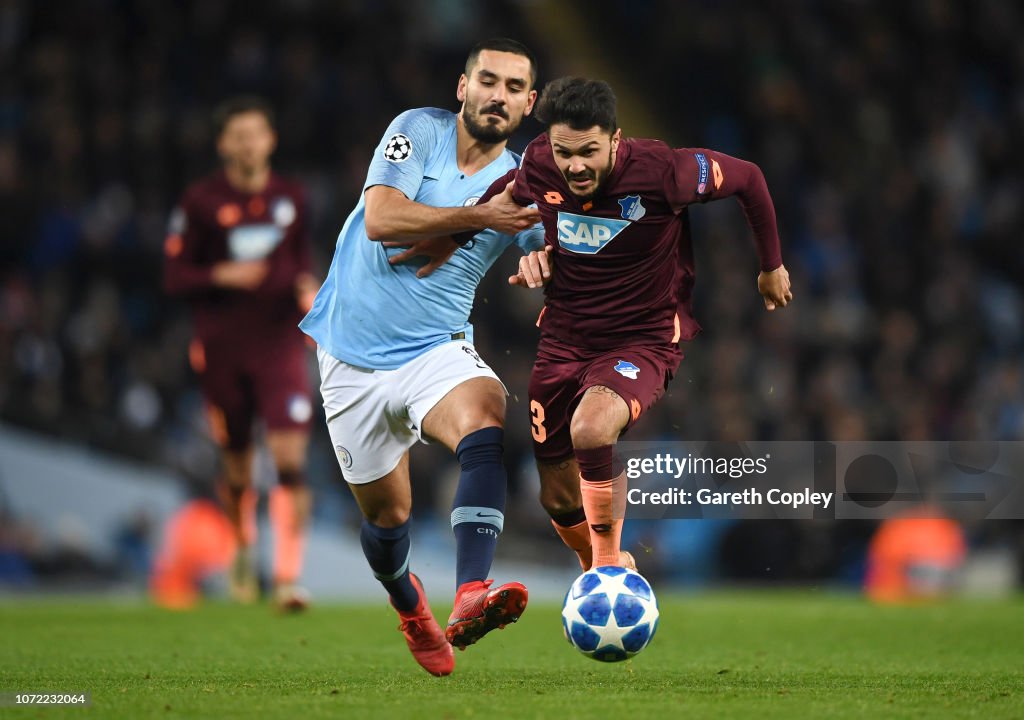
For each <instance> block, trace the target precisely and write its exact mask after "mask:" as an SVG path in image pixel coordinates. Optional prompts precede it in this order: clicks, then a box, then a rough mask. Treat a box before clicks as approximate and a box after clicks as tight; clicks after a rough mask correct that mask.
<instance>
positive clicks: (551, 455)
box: [481, 78, 793, 569]
mask: <svg viewBox="0 0 1024 720" xmlns="http://www.w3.org/2000/svg"><path fill="white" fill-rule="evenodd" d="M537 113H538V116H539V118H540V120H541V122H543V123H545V124H546V125H547V126H548V131H547V133H545V134H542V135H540V136H539V137H537V138H536V139H535V140H534V141H533V142H531V143H530V145H529V146H528V147H527V148H526V152H525V153H524V156H523V163H522V166H521V167H520V168H519V170H518V171H517V172H514V173H509V174H508V175H507V176H506V177H504V178H502V179H500V180H499V181H498V182H496V183H494V185H492V186H491V188H490V189H489V191H488V194H487V195H485V196H484V197H483V198H481V202H485V201H486V200H487V198H488V197H489V196H490V194H492V193H496V192H500V191H501V190H502V189H503V188H504V187H505V185H504V184H503V183H507V182H508V180H510V179H513V177H514V179H515V189H514V197H515V199H516V200H517V202H520V203H522V204H528V203H532V202H535V203H537V207H538V208H539V209H540V212H541V216H542V218H543V222H544V227H545V242H546V247H545V249H544V250H543V251H541V252H534V253H531V254H530V255H528V256H526V257H524V258H523V259H522V260H521V261H520V269H519V272H518V274H517V275H515V276H513V277H511V278H509V282H510V283H512V284H513V285H520V286H523V287H540V286H542V285H543V286H546V290H545V307H544V310H543V311H542V313H541V316H540V318H539V319H538V326H539V327H540V330H541V338H540V343H539V346H538V348H537V359H536V362H535V364H534V368H533V374H532V376H531V379H530V387H529V395H530V412H531V415H532V426H533V441H534V454H535V456H536V458H537V463H538V467H539V469H540V477H541V503H542V504H543V506H544V508H545V510H547V512H548V514H549V515H550V516H551V518H552V524H553V525H554V527H555V530H556V531H557V532H558V534H559V536H561V538H562V540H563V541H564V542H565V544H566V545H568V546H569V547H571V548H572V549H573V550H575V551H576V552H577V554H578V555H579V558H580V564H581V565H582V566H583V568H584V569H587V568H589V567H591V566H592V565H593V566H601V565H626V566H630V567H632V566H634V562H633V559H632V556H630V555H629V553H626V552H622V551H621V550H620V547H619V543H620V538H621V532H622V519H623V516H624V514H625V505H626V476H625V473H624V471H623V468H622V465H621V463H620V462H619V461H618V459H617V458H616V456H615V453H614V447H615V443H616V441H617V440H618V438H619V436H620V435H621V434H622V433H624V432H626V431H627V430H628V429H629V428H630V426H632V425H633V424H634V423H635V422H636V420H637V419H638V418H639V417H640V415H641V414H642V413H643V412H644V411H646V410H647V409H648V408H650V407H651V406H652V405H653V404H654V403H655V402H656V401H657V400H658V399H659V398H660V397H661V396H662V395H663V394H664V392H665V388H666V386H667V384H668V382H669V380H670V379H671V378H672V376H673V375H674V374H675V372H676V369H677V368H678V366H679V362H680V360H681V359H682V352H681V351H680V348H679V345H678V343H679V342H680V341H683V340H689V339H690V338H692V337H693V336H694V335H696V333H697V332H698V331H699V329H700V326H699V325H698V324H697V321H696V320H695V319H694V318H693V315H692V314H691V311H690V310H691V307H690V294H691V290H692V287H693V281H694V264H693V250H692V247H691V242H690V231H689V219H688V216H687V206H689V205H691V204H693V203H703V202H708V201H709V200H718V199H721V198H724V197H729V196H736V197H737V199H738V200H739V202H740V205H741V207H742V208H743V212H744V214H745V215H746V219H747V222H748V224H749V225H750V228H751V229H752V230H753V232H754V238H755V242H756V246H757V252H758V257H759V259H760V267H761V272H760V274H759V275H758V278H757V287H758V291H759V292H760V293H761V295H762V296H763V297H764V303H765V307H766V308H767V309H768V310H774V309H775V308H777V307H785V306H786V304H787V303H788V302H789V301H790V300H792V298H793V294H792V292H791V290H790V282H789V273H788V272H787V271H786V268H785V267H784V266H783V264H782V255H781V251H780V248H779V238H778V230H777V228H776V223H775V209H774V207H773V205H772V200H771V196H770V195H769V194H768V188H767V186H766V184H765V181H764V176H763V175H762V174H761V171H760V169H759V168H758V167H757V166H756V165H754V164H752V163H749V162H746V161H744V160H740V159H737V158H733V157H729V156H728V155H724V154H722V153H719V152H716V151H713V150H705V149H690V148H680V149H673V148H671V147H669V146H668V145H666V144H665V143H663V142H661V141H658V140H640V139H626V138H623V137H622V132H621V130H620V129H619V127H618V124H617V121H616V108H615V95H614V94H613V93H612V90H611V88H610V87H609V86H608V85H607V84H606V83H604V82H600V81H595V80H585V79H581V78H562V79H559V80H556V81H554V82H551V83H550V84H548V86H547V87H546V88H545V90H544V93H543V95H542V97H541V99H540V101H539V103H538V107H537ZM552 265H554V266H556V267H557V270H555V271H554V272H552Z"/></svg>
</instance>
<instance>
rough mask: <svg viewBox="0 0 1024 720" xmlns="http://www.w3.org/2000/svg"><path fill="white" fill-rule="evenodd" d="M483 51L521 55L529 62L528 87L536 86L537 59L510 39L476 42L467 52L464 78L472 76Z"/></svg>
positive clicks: (517, 42) (521, 45) (528, 49)
mask: <svg viewBox="0 0 1024 720" xmlns="http://www.w3.org/2000/svg"><path fill="white" fill-rule="evenodd" d="M484 50H494V51H495V52H507V53H512V54H513V55H522V56H523V57H524V58H526V59H527V60H529V61H530V87H535V86H536V85H537V58H536V57H534V55H533V53H532V52H530V48H528V47H526V46H525V45H523V44H522V43H521V42H519V41H518V40H513V39H511V38H491V39H490V40H484V41H483V42H478V43H477V44H476V45H474V46H473V49H472V50H470V51H469V55H468V56H467V57H466V77H469V76H470V75H472V74H473V66H474V65H476V60H477V58H478V57H480V53H481V52H483V51H484Z"/></svg>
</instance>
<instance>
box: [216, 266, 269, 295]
mask: <svg viewBox="0 0 1024 720" xmlns="http://www.w3.org/2000/svg"><path fill="white" fill-rule="evenodd" d="M269 272H270V263H268V262H267V261H266V260H229V261H226V262H219V263H217V264H216V265H214V266H213V274H212V275H211V280H212V281H213V284H214V285H216V286H218V287H222V288H230V289H232V290H255V289H256V288H258V287H259V286H260V285H262V284H263V281H264V280H266V278H267V273H269Z"/></svg>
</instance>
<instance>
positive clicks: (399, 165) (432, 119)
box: [299, 108, 544, 370]
mask: <svg viewBox="0 0 1024 720" xmlns="http://www.w3.org/2000/svg"><path fill="white" fill-rule="evenodd" d="M455 151H456V115H455V114H454V113H452V112H449V111H447V110H439V109H437V108H420V109H417V110H408V111H406V112H404V113H402V114H401V115H399V116H398V117H397V118H395V119H394V121H392V123H391V125H390V126H389V127H388V129H387V132H386V133H384V137H383V138H382V139H381V142H380V144H379V145H378V146H377V149H376V150H375V151H374V154H373V160H372V162H371V163H370V169H369V172H368V173H367V176H366V184H365V185H364V186H363V190H364V193H365V190H366V188H369V187H371V186H373V185H388V186H390V187H393V188H396V189H398V190H400V191H402V193H404V194H405V196H406V197H408V198H410V199H412V200H415V201H416V202H418V203H422V204H424V205H431V206H433V207H460V206H466V205H472V204H473V203H475V202H476V200H477V199H478V198H479V197H480V196H481V195H483V194H484V192H486V190H487V188H488V187H490V185H491V183H493V182H494V181H495V180H497V179H498V178H500V177H501V176H503V175H505V174H506V173H507V172H508V171H509V170H511V169H512V168H515V167H517V166H518V165H519V160H520V158H519V156H518V155H516V154H515V153H513V152H511V151H509V150H505V152H504V153H502V155H500V156H499V157H498V158H496V159H495V160H494V161H492V162H491V163H490V164H489V165H487V167H485V168H483V169H482V170H479V171H477V172H476V173H475V174H473V175H468V176H467V175H465V174H464V173H462V172H461V171H460V170H459V167H458V163H457V161H456V155H455ZM365 210H366V206H365V198H364V196H363V194H361V195H360V197H359V203H358V204H357V205H356V207H355V210H353V211H352V214H351V215H349V216H348V220H346V221H345V225H344V226H343V227H342V229H341V233H340V234H339V235H338V244H337V246H336V247H335V250H334V259H333V261H332V262H331V269H330V272H329V273H328V274H327V279H326V280H325V281H324V284H323V287H321V288H320V292H318V293H317V295H316V300H315V301H314V302H313V307H312V309H311V310H310V311H309V314H308V315H306V317H305V318H304V319H303V320H302V322H301V323H300V324H299V327H300V328H302V330H303V332H305V333H306V334H307V335H309V336H310V337H312V338H313V339H314V340H316V342H317V343H318V344H319V345H320V346H321V347H322V348H323V349H324V350H326V351H327V352H328V353H330V354H331V355H333V356H334V357H336V358H338V359H339V360H341V361H343V362H346V363H349V364H350V365H356V366H358V367H363V368H372V369H375V370H393V369H395V368H398V367H401V366H402V365H404V364H405V363H407V362H409V361H410V360H412V359H414V358H416V357H418V356H419V355H422V354H423V353H424V352H426V351H428V350H430V349H431V348H434V347H436V346H438V345H441V344H442V343H446V342H450V341H451V339H452V335H453V334H456V333H465V334H466V339H468V340H469V341H471V342H472V339H473V326H472V325H470V323H469V314H470V311H471V310H472V309H473V297H474V295H475V294H476V288H477V285H478V284H479V283H480V281H481V280H482V279H483V276H484V273H486V272H487V270H488V268H490V266H491V265H492V264H493V263H494V261H495V260H497V259H498V257H499V256H500V255H501V254H502V252H504V250H505V248H507V247H508V246H509V245H510V244H512V243H516V244H517V245H519V246H520V248H522V249H523V251H524V252H528V251H530V250H539V249H541V248H542V247H543V246H544V232H543V228H542V226H541V225H540V224H539V223H538V224H537V225H536V226H535V227H533V228H531V229H529V230H526V231H524V232H521V233H519V234H518V235H516V236H515V237H512V236H510V235H504V234H502V233H498V232H495V231H493V230H484V231H483V232H480V233H479V234H477V236H476V241H475V242H473V243H469V245H468V246H466V247H463V248H460V249H459V250H457V251H456V252H455V254H454V255H452V257H451V258H450V259H449V260H448V262H447V263H445V264H444V265H443V266H441V267H440V268H438V269H437V270H435V271H434V272H433V274H431V275H430V276H428V277H426V278H422V279H420V278H417V277H416V271H417V270H418V269H419V268H420V267H422V266H423V265H425V264H426V262H427V261H426V259H425V258H418V260H420V261H422V262H413V263H403V264H401V265H389V264H388V257H389V256H391V255H396V254H398V253H400V252H402V251H403V250H404V248H385V247H384V246H383V245H382V244H381V243H379V242H374V241H372V240H370V239H369V238H367V237H366V226H365V220H364V216H365Z"/></svg>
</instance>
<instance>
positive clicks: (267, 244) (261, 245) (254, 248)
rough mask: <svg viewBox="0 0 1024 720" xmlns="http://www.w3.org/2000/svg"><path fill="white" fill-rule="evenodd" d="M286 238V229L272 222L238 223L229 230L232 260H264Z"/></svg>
mask: <svg viewBox="0 0 1024 720" xmlns="http://www.w3.org/2000/svg"><path fill="white" fill-rule="evenodd" d="M282 240H284V229H282V228H281V227H280V226H278V225H271V224H270V223H260V224H258V225H238V226H237V227H233V228H231V229H230V230H228V254H229V255H230V256H231V259H232V260H263V259H264V258H265V257H267V256H268V255H270V253H272V252H274V248H276V247H277V246H278V245H280V244H281V241H282Z"/></svg>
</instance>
